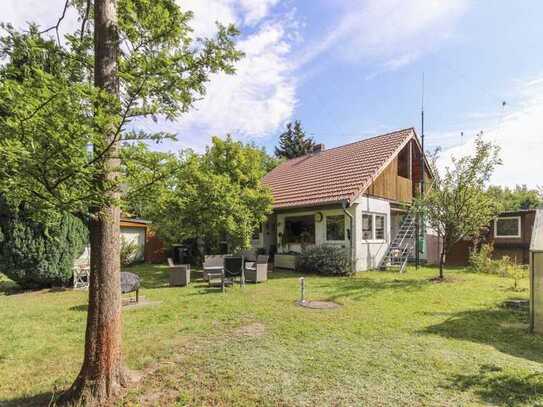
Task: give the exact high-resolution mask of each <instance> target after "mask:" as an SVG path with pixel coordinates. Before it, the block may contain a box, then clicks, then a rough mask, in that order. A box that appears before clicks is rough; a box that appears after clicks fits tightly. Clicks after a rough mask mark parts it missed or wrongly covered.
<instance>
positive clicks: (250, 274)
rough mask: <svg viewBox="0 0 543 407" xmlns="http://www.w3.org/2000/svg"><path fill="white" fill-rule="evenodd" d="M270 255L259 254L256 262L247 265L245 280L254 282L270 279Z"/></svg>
mask: <svg viewBox="0 0 543 407" xmlns="http://www.w3.org/2000/svg"><path fill="white" fill-rule="evenodd" d="M268 258H269V256H264V255H258V256H257V258H256V263H252V264H247V263H246V265H245V280H246V281H250V282H253V283H261V282H263V281H266V280H267V279H268Z"/></svg>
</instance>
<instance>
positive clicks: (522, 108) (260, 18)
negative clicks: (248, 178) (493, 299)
mask: <svg viewBox="0 0 543 407" xmlns="http://www.w3.org/2000/svg"><path fill="white" fill-rule="evenodd" d="M62 4H63V0H48V1H44V0H42V1H39V0H7V9H8V11H7V13H5V15H4V17H3V18H2V19H3V20H4V21H12V22H15V23H16V24H22V23H24V21H29V20H36V21H38V22H41V23H42V24H47V23H50V22H51V21H53V20H54V19H55V18H56V17H57V14H58V12H59V11H60V10H61V7H62ZM179 4H180V5H181V7H182V8H184V9H190V10H193V11H194V13H195V18H194V22H193V25H194V29H195V32H196V33H197V35H201V36H211V35H213V33H214V30H215V28H214V21H216V20H218V21H221V22H224V23H229V22H232V23H235V24H237V25H238V27H239V28H240V30H241V32H242V35H241V37H240V43H239V46H240V48H241V49H243V50H244V51H245V53H246V57H245V58H244V59H243V60H242V61H240V62H239V64H238V66H237V74H236V75H235V76H233V77H226V76H224V75H215V76H213V77H212V81H211V83H210V84H209V87H208V95H207V97H206V99H204V100H203V101H201V102H200V103H198V104H197V106H196V109H195V110H194V111H193V112H191V113H190V114H188V115H186V116H184V117H182V118H180V119H179V120H178V121H177V122H175V123H165V122H160V123H159V124H158V125H155V124H152V123H141V125H142V127H144V128H148V129H156V127H157V126H158V127H160V128H161V129H166V130H169V131H172V132H175V133H177V134H178V138H179V142H178V143H176V144H167V145H164V146H162V147H160V148H162V149H166V150H171V151H175V150H178V149H180V148H187V147H190V148H194V149H196V150H200V151H201V150H203V148H204V146H205V145H206V144H208V143H209V140H210V137H211V136H212V135H218V136H224V135H225V134H226V133H231V134H232V135H233V136H234V137H236V138H238V139H241V140H244V141H247V140H251V141H254V142H255V143H257V144H258V145H262V146H265V147H266V148H267V150H268V151H269V152H272V151H273V147H274V146H275V144H276V142H277V137H278V135H279V134H280V132H281V130H282V128H284V125H285V123H286V122H288V121H291V120H294V119H299V120H301V121H302V124H303V126H304V128H305V129H306V131H307V132H308V133H309V134H310V135H312V136H313V137H314V138H315V139H316V140H317V141H319V142H322V143H324V144H325V145H326V146H327V147H333V146H337V145H341V144H345V143H348V142H352V141H354V140H358V139H361V138H364V137H368V136H372V135H375V134H379V133H383V132H386V131H390V130H394V129H398V128H404V127H411V126H414V127H416V128H417V130H418V129H419V126H420V107H421V94H422V73H423V72H424V76H425V113H426V141H427V146H428V147H429V149H433V148H435V147H441V148H442V149H443V153H442V165H447V163H448V162H450V157H451V156H452V155H456V156H458V155H461V154H465V153H467V152H469V151H470V149H471V146H472V141H473V136H474V135H475V134H476V133H478V132H479V131H483V132H484V135H485V137H486V138H488V139H491V140H493V141H494V142H496V143H497V144H499V145H500V146H501V147H502V158H503V161H504V164H503V166H501V167H500V168H499V169H498V171H497V172H496V175H495V177H494V179H493V182H494V183H497V184H509V185H512V184H515V183H526V184H528V185H530V186H536V185H542V184H543V179H542V177H543V175H542V174H543V159H542V157H543V45H542V44H541V38H543V24H541V16H542V15H543V2H540V1H536V0H532V1H530V0H525V1H508V0H492V1H490V0H488V1H481V0H477V1H474V0H449V1H437V0H366V1H364V0H359V1H354V0H343V1H340V0H311V1H308V0H306V1H301V0H298V1H294V0H286V1H280V0H207V1H204V0H186V1H179ZM4 7H5V6H4ZM67 24H68V25H69V22H68V23H67ZM503 101H505V102H506V105H505V106H502V102H503ZM461 132H463V133H464V136H463V137H461V136H460V134H461Z"/></svg>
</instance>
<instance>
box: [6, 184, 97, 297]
mask: <svg viewBox="0 0 543 407" xmlns="http://www.w3.org/2000/svg"><path fill="white" fill-rule="evenodd" d="M87 235H88V232H87V228H86V227H85V225H83V223H82V222H81V221H80V220H79V219H77V218H75V217H73V216H71V215H65V216H62V219H61V220H60V222H59V223H58V224H56V225H52V226H45V225H43V224H40V223H38V222H35V221H33V220H32V219H31V217H30V213H28V212H27V211H26V209H25V208H24V206H21V207H19V208H13V207H11V206H9V205H8V204H7V203H6V202H5V200H4V199H3V197H2V196H1V195H0V272H2V273H4V274H5V275H6V276H8V277H9V278H11V279H12V280H13V281H15V282H17V283H18V284H19V285H20V286H21V287H22V288H47V287H58V286H67V285H69V284H70V283H71V280H72V276H73V264H74V260H75V259H77V258H78V257H79V256H80V255H81V253H82V252H83V249H84V248H85V244H86V242H87Z"/></svg>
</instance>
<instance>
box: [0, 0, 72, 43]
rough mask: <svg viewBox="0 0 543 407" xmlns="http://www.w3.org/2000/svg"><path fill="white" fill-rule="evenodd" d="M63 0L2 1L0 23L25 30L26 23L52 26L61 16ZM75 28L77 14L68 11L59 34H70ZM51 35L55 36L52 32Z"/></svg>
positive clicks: (44, 26) (46, 26)
mask: <svg viewBox="0 0 543 407" xmlns="http://www.w3.org/2000/svg"><path fill="white" fill-rule="evenodd" d="M65 3H66V1H65V0H2V15H1V16H0V21H1V22H4V23H11V24H13V26H14V27H15V28H17V29H26V28H27V27H28V23H37V24H38V25H40V26H41V27H42V28H48V27H51V26H54V25H55V24H56V23H57V21H58V19H59V17H60V16H61V15H62V10H63V9H64V4H65ZM76 28H77V13H76V12H75V10H73V9H69V10H68V12H67V13H66V15H65V17H64V19H63V20H62V24H61V26H60V29H59V32H60V35H62V33H66V32H71V31H73V30H75V29H76ZM51 35H55V34H54V31H52V32H51Z"/></svg>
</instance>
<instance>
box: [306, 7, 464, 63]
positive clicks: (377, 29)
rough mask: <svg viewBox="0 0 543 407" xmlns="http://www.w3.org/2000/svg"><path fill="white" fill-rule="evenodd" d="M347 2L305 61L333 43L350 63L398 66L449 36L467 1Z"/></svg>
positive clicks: (412, 59) (335, 48)
mask: <svg viewBox="0 0 543 407" xmlns="http://www.w3.org/2000/svg"><path fill="white" fill-rule="evenodd" d="M344 6H345V9H344V12H343V17H342V18H341V19H340V20H339V22H338V23H337V24H336V25H335V26H334V29H332V30H330V31H329V32H328V34H327V35H325V37H324V38H321V39H320V40H319V41H318V42H317V43H315V44H314V45H313V46H312V47H310V48H308V49H307V51H306V53H305V56H304V58H303V63H305V62H308V61H310V60H312V59H313V58H315V57H316V56H318V55H320V54H322V53H324V52H327V51H329V50H330V49H331V48H332V47H333V52H334V53H335V54H336V55H339V56H341V57H342V58H344V59H345V60H347V61H351V62H356V61H359V60H361V59H364V60H365V61H366V62H368V63H370V62H371V63H376V64H378V65H382V67H383V68H384V69H385V70H394V69H398V68H400V67H402V66H404V65H406V64H408V63H411V62H413V61H414V60H416V58H418V57H419V56H420V55H422V54H423V53H425V52H428V51H430V50H431V49H433V47H435V46H436V44H437V43H439V42H440V41H442V40H443V39H446V38H447V37H449V36H450V35H451V32H452V29H453V27H454V23H455V22H456V21H457V20H458V18H459V17H460V16H462V15H463V14H464V13H465V11H466V9H467V0H456V1H444V0H409V1H405V0H369V1H366V2H360V1H356V0H353V1H348V2H346V3H345V4H344Z"/></svg>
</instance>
